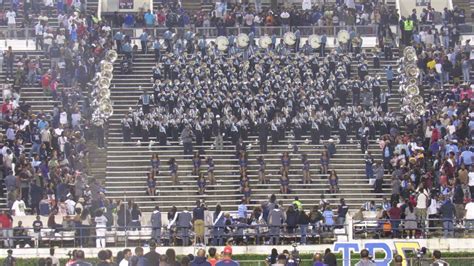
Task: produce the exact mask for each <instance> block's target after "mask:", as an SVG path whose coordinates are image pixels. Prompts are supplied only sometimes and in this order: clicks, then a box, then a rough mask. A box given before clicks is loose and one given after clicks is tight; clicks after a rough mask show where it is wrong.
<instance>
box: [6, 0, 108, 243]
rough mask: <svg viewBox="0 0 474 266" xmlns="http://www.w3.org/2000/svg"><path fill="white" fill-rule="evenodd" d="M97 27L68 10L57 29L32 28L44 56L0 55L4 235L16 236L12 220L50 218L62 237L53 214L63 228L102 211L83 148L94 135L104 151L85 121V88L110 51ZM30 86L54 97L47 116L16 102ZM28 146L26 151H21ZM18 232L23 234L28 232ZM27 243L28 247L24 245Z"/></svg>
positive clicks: (95, 129) (99, 129) (99, 189)
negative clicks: (1, 69)
mask: <svg viewBox="0 0 474 266" xmlns="http://www.w3.org/2000/svg"><path fill="white" fill-rule="evenodd" d="M69 2H70V1H68V2H67V3H65V4H66V5H68V6H69ZM30 3H31V2H30ZM33 5H36V3H33ZM32 8H33V7H32ZM102 26H103V24H101V23H96V22H93V21H91V20H89V19H88V17H87V16H86V15H85V14H84V13H79V12H78V11H76V12H68V13H67V15H64V20H63V21H60V24H59V27H58V28H55V27H51V26H50V25H49V24H48V23H47V22H46V21H44V20H40V21H38V22H37V24H36V30H37V33H38V35H37V38H36V45H37V48H38V49H41V50H42V51H44V55H41V56H38V57H32V56H28V54H26V53H24V54H22V55H17V54H16V53H15V52H14V51H13V50H12V48H11V47H9V48H8V50H7V51H5V52H4V53H2V54H3V55H4V56H3V58H4V59H5V65H6V68H5V70H6V71H5V72H6V78H7V80H6V83H5V84H4V85H3V103H2V127H3V129H4V134H1V136H0V139H1V141H0V147H1V154H0V156H1V160H0V163H1V171H0V174H1V176H2V178H1V180H2V185H3V186H5V187H6V194H5V195H4V190H3V189H2V190H1V193H2V196H5V197H6V198H7V208H8V209H9V210H10V211H8V212H4V213H3V214H2V221H3V223H2V228H4V229H6V230H4V236H5V237H12V236H13V235H14V234H15V237H16V233H15V232H16V231H18V230H15V229H14V228H13V227H14V226H15V225H12V223H11V221H12V220H11V216H25V215H26V214H27V213H28V214H37V215H41V216H49V219H48V225H47V226H48V228H52V229H55V230H57V231H60V230H61V228H62V227H63V226H64V224H57V223H56V222H55V219H54V218H55V215H56V214H59V215H62V216H63V217H64V219H63V220H64V223H65V225H69V226H71V225H74V224H75V225H76V226H77V227H80V226H82V225H83V224H84V225H85V226H87V225H90V220H89V219H88V218H90V216H91V215H92V216H93V217H94V215H95V214H96V210H97V209H99V208H101V207H102V206H104V201H106V199H105V195H104V192H105V189H104V188H103V186H102V184H101V183H100V182H98V181H97V180H95V179H94V178H93V177H90V176H89V174H90V162H89V155H88V154H89V149H88V147H87V145H86V140H87V141H90V140H92V139H93V136H94V135H95V136H98V137H97V138H98V139H99V148H103V146H100V143H103V142H100V138H101V137H102V138H103V137H104V133H103V132H104V128H103V126H96V125H92V124H91V122H90V116H91V107H90V102H91V98H90V97H91V96H90V93H91V86H90V85H89V84H88V82H89V81H91V79H92V78H94V76H95V72H96V71H97V70H98V69H99V66H100V60H101V58H103V56H104V54H105V53H106V52H107V51H108V50H109V49H111V42H112V36H110V33H109V32H108V31H106V30H104V29H103V28H102ZM40 33H41V34H40ZM41 37H44V38H41ZM3 58H2V59H3ZM29 86H32V87H41V88H42V90H43V93H44V96H46V97H49V96H52V100H54V101H56V102H55V103H54V104H52V105H53V107H52V110H46V111H43V110H41V111H36V110H31V106H30V105H29V104H28V103H26V102H25V101H24V100H22V99H21V97H20V95H21V94H22V90H23V89H24V88H25V87H29ZM28 144H31V147H30V149H29V152H26V150H27V148H26V146H27V145H28ZM18 226H20V225H18ZM27 226H29V225H27ZM15 228H16V227H15ZM20 228H21V227H20ZM19 232H20V236H24V235H25V234H26V233H27V230H23V231H21V230H20V231H19ZM38 232H39V231H38ZM25 239H27V238H25ZM26 244H28V245H29V246H31V243H21V245H22V246H23V245H26ZM5 246H7V247H13V246H14V243H13V240H12V238H10V240H5Z"/></svg>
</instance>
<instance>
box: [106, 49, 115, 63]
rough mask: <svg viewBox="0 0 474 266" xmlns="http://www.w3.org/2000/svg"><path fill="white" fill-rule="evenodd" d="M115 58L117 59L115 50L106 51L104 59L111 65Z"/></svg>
mask: <svg viewBox="0 0 474 266" xmlns="http://www.w3.org/2000/svg"><path fill="white" fill-rule="evenodd" d="M117 58H118V54H117V51H115V50H108V51H107V53H106V54H105V59H106V60H107V61H109V62H111V63H113V62H115V60H117Z"/></svg>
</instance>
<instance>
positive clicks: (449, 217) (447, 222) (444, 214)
mask: <svg viewBox="0 0 474 266" xmlns="http://www.w3.org/2000/svg"><path fill="white" fill-rule="evenodd" d="M439 212H440V214H441V219H442V221H443V237H444V238H448V237H454V225H453V223H454V217H455V214H456V209H455V207H454V205H453V203H452V202H451V199H449V198H447V199H445V200H444V203H443V205H441V208H440V211H439Z"/></svg>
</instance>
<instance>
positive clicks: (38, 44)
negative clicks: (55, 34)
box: [35, 35, 43, 50]
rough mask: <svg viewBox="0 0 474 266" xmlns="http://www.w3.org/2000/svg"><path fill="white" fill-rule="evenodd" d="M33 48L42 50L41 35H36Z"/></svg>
mask: <svg viewBox="0 0 474 266" xmlns="http://www.w3.org/2000/svg"><path fill="white" fill-rule="evenodd" d="M35 48H36V50H43V35H36V42H35Z"/></svg>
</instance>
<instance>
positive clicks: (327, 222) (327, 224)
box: [323, 204, 334, 231]
mask: <svg viewBox="0 0 474 266" xmlns="http://www.w3.org/2000/svg"><path fill="white" fill-rule="evenodd" d="M323 217H324V224H323V228H324V229H325V230H326V231H331V230H332V229H333V227H334V215H333V213H332V210H331V206H330V205H329V204H328V205H327V206H326V208H325V209H324V211H323Z"/></svg>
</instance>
